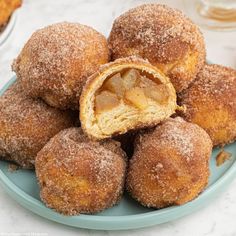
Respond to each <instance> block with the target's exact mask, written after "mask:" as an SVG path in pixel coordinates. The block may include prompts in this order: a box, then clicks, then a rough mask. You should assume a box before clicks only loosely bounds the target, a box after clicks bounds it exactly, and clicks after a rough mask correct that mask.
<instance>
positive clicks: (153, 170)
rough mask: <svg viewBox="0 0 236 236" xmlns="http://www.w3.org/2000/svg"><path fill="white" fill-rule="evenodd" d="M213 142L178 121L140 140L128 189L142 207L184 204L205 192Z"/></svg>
mask: <svg viewBox="0 0 236 236" xmlns="http://www.w3.org/2000/svg"><path fill="white" fill-rule="evenodd" d="M211 151H212V142H211V139H210V137H209V136H208V134H207V133H206V132H205V131H204V130H203V129H201V128H200V127H199V126H197V125H195V124H191V123H188V122H186V121H184V120H183V119H181V118H180V117H177V118H175V119H172V118H170V119H167V120H166V121H165V122H163V123H162V124H160V125H158V126H157V127H156V128H155V129H153V130H149V131H147V132H146V133H141V134H140V135H139V136H137V139H136V143H135V150H134V155H133V157H132V158H131V160H130V165H129V170H128V176H127V189H128V191H129V192H130V194H131V195H132V197H133V198H134V199H136V200H137V201H138V202H140V203H141V204H142V205H144V206H147V207H154V208H163V207H167V206H171V205H181V204H184V203H186V202H188V201H190V200H192V199H194V198H196V197H197V196H198V194H199V193H200V192H202V191H203V190H204V188H205V187H206V185H207V183H208V178H209V160H210V155H211Z"/></svg>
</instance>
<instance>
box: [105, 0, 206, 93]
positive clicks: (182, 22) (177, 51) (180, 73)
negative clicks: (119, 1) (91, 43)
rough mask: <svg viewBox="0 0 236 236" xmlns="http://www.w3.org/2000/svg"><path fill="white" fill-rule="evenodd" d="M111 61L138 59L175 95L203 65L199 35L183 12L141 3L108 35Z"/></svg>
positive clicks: (204, 54)
mask: <svg viewBox="0 0 236 236" xmlns="http://www.w3.org/2000/svg"><path fill="white" fill-rule="evenodd" d="M108 41H109V46H110V48H111V53H112V59H113V60H115V59H117V58H120V57H128V56H133V55H135V56H139V57H142V58H144V59H148V60H149V62H150V63H151V64H152V65H154V66H156V67H158V68H159V69H161V70H162V71H163V72H164V73H165V74H166V75H167V76H168V77H170V79H171V82H172V83H173V85H174V87H175V89H176V91H177V92H180V91H182V90H183V89H185V88H187V87H188V85H189V84H190V83H191V82H192V81H193V80H194V78H195V77H196V74H197V73H198V72H199V70H200V69H201V67H202V66H203V65H204V62H205V57H206V52H205V44H204V39H203V36H202V33H201V32H200V30H199V28H198V27H197V26H196V25H195V24H194V23H193V22H192V21H191V20H190V19H189V18H187V17H186V16H185V15H184V14H183V13H181V12H180V11H178V10H175V9H173V8H170V7H168V6H165V5H160V4H145V5H141V6H138V7H136V8H133V9H131V10H129V11H127V12H125V13H124V14H122V15H121V16H120V17H118V18H117V19H116V20H115V22H114V24H113V27H112V30H111V33H110V36H109V40H108Z"/></svg>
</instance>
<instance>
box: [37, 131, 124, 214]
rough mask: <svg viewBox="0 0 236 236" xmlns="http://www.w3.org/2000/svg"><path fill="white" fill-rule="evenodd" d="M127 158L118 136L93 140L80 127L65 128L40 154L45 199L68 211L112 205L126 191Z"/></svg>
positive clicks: (41, 182) (92, 209)
mask: <svg viewBox="0 0 236 236" xmlns="http://www.w3.org/2000/svg"><path fill="white" fill-rule="evenodd" d="M125 158H126V156H125V153H124V152H123V151H122V149H121V148H120V144H119V143H118V142H116V141H114V140H106V141H104V142H101V143H98V142H92V141H90V140H89V139H88V138H87V136H85V135H84V134H83V133H82V130H81V129H80V128H70V129H66V130H63V131H61V132H60V133H58V134H57V135H56V136H55V137H53V138H52V139H51V140H50V141H49V142H48V143H47V144H46V145H45V147H44V148H43V149H42V150H41V151H40V152H39V153H38V155H37V158H36V166H35V167H36V175H37V177H38V181H39V185H40V196H41V199H42V200H43V201H44V202H45V204H46V205H47V206H48V207H50V208H53V209H55V210H56V211H58V212H60V213H62V214H65V215H76V214H80V213H95V212H99V211H102V210H104V209H106V208H109V207H112V206H113V205H115V204H117V203H118V202H119V200H120V198H121V196H122V193H123V187H124V180H125V172H126V159H125Z"/></svg>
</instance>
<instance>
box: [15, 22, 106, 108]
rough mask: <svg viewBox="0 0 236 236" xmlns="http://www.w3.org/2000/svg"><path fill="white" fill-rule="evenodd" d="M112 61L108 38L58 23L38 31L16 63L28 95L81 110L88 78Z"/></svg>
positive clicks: (83, 26) (74, 25)
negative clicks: (79, 101)
mask: <svg viewBox="0 0 236 236" xmlns="http://www.w3.org/2000/svg"><path fill="white" fill-rule="evenodd" d="M108 61H109V50H108V46H107V41H106V38H105V37H104V36H103V35H102V34H100V33H98V32H97V31H95V30H94V29H92V28H91V27H89V26H85V25H81V24H78V23H67V22H63V23H57V24H53V25H50V26H47V27H45V28H43V29H40V30H37V31H36V32H35V33H34V34H33V35H32V36H31V38H30V39H29V40H28V42H27V43H26V45H25V46H24V48H23V49H22V51H21V53H20V55H19V56H18V57H17V59H16V60H15V61H14V63H13V66H12V68H13V70H14V71H15V72H16V74H17V77H18V79H20V80H21V82H22V84H23V86H24V88H25V90H26V91H27V94H28V95H30V96H32V97H41V98H43V99H44V100H45V101H46V102H47V103H48V104H50V105H51V106H55V107H58V108H62V109H65V108H72V109H76V108H77V109H78V105H79V104H77V103H76V101H77V100H76V97H79V96H80V93H81V90H82V86H83V85H84V83H85V81H86V80H87V78H88V76H89V75H91V74H92V73H94V72H95V71H96V70H97V69H98V67H99V66H100V65H101V64H104V63H107V62H108Z"/></svg>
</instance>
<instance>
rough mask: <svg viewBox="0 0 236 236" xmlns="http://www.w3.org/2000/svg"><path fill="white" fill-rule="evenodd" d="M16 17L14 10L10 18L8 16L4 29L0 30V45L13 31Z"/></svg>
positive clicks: (0, 45)
mask: <svg viewBox="0 0 236 236" xmlns="http://www.w3.org/2000/svg"><path fill="white" fill-rule="evenodd" d="M16 19H17V11H15V12H14V13H13V14H12V15H11V18H10V20H9V22H8V24H7V25H6V27H5V29H4V30H3V31H2V32H0V47H2V46H3V44H4V43H5V42H6V41H7V39H8V38H9V36H10V34H11V32H12V31H13V29H14V26H15V24H16Z"/></svg>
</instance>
